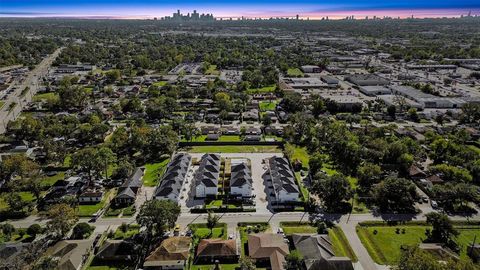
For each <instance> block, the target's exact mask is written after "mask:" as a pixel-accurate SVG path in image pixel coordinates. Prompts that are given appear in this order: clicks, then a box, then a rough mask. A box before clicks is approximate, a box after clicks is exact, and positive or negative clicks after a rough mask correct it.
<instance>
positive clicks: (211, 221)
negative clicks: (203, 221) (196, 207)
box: [207, 211, 220, 235]
mask: <svg viewBox="0 0 480 270" xmlns="http://www.w3.org/2000/svg"><path fill="white" fill-rule="evenodd" d="M219 220H220V217H219V216H217V215H215V214H214V213H212V212H211V211H209V212H208V217H207V228H209V229H210V235H212V234H213V228H215V227H216V226H217V225H218V221H219Z"/></svg>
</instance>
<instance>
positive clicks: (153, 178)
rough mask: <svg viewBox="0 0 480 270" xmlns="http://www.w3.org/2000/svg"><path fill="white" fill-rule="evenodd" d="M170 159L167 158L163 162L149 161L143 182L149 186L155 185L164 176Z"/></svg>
mask: <svg viewBox="0 0 480 270" xmlns="http://www.w3.org/2000/svg"><path fill="white" fill-rule="evenodd" d="M169 161H170V159H168V158H167V159H165V160H163V161H162V162H157V163H149V164H146V165H145V175H144V176H143V184H144V185H145V186H147V187H154V186H156V185H157V184H158V181H159V180H160V178H161V177H162V175H163V173H164V171H165V167H166V166H167V164H168V162H169Z"/></svg>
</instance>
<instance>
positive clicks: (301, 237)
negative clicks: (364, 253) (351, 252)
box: [292, 234, 354, 270]
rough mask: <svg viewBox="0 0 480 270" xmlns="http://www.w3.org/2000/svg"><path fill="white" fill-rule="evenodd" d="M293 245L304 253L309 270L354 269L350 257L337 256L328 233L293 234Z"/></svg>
mask: <svg viewBox="0 0 480 270" xmlns="http://www.w3.org/2000/svg"><path fill="white" fill-rule="evenodd" d="M292 241H293V245H294V246H295V249H296V250H298V252H300V254H302V257H303V259H304V262H305V266H306V269H307V270H315V269H325V270H353V269H354V268H353V264H352V261H351V260H350V258H347V257H337V256H335V253H334V252H333V248H332V242H331V241H330V238H329V237H328V235H326V234H313V235H312V234H293V235H292Z"/></svg>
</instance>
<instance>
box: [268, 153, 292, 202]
mask: <svg viewBox="0 0 480 270" xmlns="http://www.w3.org/2000/svg"><path fill="white" fill-rule="evenodd" d="M267 165H268V176H269V178H268V180H269V181H270V182H271V184H272V188H271V189H272V192H271V193H270V196H271V197H273V198H272V199H273V200H274V201H275V203H285V202H297V201H298V200H299V195H300V193H299V189H298V186H297V184H296V182H295V174H294V173H293V170H292V167H291V166H290V162H288V159H286V158H284V157H278V156H274V157H271V158H269V159H268V162H267Z"/></svg>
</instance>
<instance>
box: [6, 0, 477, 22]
mask: <svg viewBox="0 0 480 270" xmlns="http://www.w3.org/2000/svg"><path fill="white" fill-rule="evenodd" d="M177 9H180V10H182V11H185V12H191V11H193V10H197V11H198V12H199V13H205V14H207V13H208V14H213V15H214V16H215V17H217V18H229V17H233V18H239V17H246V18H270V17H294V16H296V15H297V14H299V15H300V17H301V18H310V19H321V18H323V17H326V16H328V17H329V18H331V19H340V18H345V17H347V16H355V17H356V18H364V17H366V16H370V17H373V16H377V17H384V16H388V17H395V18H396V17H401V18H406V17H411V16H412V15H413V16H414V17H417V18H430V17H459V16H461V15H466V14H468V13H471V14H472V15H478V14H480V3H478V1H473V0H460V1H441V2H440V3H439V2H436V1H431V0H428V1H422V2H421V3H411V2H410V1H406V0H400V1H398V0H397V1H384V2H383V3H377V2H375V1H372V0H362V1H352V0H347V1H342V2H340V3H339V2H338V1H337V2H335V1H332V0H326V1H323V2H321V3H318V2H317V3H315V1H311V0H300V1H297V2H296V3H295V4H292V3H291V2H289V1H284V0H280V1H272V0H264V1H250V0H248V1H238V0H237V1H229V2H227V3H225V2H221V1H218V0H208V1H202V2H200V1H197V0H188V1H183V2H182V3H178V2H174V1H171V0H166V1H162V2H161V3H159V2H157V1H152V0H142V1H136V2H135V3H130V2H129V1H125V0H119V1H112V0H99V1H90V0H81V1H75V3H70V2H66V1H62V0H51V1H48V2H45V1H39V0H25V1H6V0H0V16H1V17H80V18H82V17H83V18H89V17H92V18H95V17H102V18H124V19H149V18H154V17H164V16H170V15H171V14H172V13H173V12H175V11H176V10H177Z"/></svg>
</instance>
